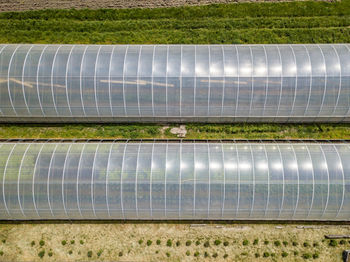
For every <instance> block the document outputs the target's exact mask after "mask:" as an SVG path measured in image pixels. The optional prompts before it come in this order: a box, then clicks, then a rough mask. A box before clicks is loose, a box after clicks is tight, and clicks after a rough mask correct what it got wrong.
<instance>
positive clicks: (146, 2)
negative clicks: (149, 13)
mask: <svg viewBox="0 0 350 262" xmlns="http://www.w3.org/2000/svg"><path fill="white" fill-rule="evenodd" d="M285 1H288V0H132V1H130V0H98V1H95V0H0V12H4V11H24V10H38V9H48V8H58V9H70V8H76V9H81V8H91V9H98V8H136V7H140V8H156V7H172V6H183V5H207V4H214V3H236V2H285ZM289 1H293V0H289ZM324 1H327V0H324ZM328 1H329V0H328Z"/></svg>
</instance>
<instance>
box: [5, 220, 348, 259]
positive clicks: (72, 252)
mask: <svg viewBox="0 0 350 262" xmlns="http://www.w3.org/2000/svg"><path fill="white" fill-rule="evenodd" d="M349 232H350V226H348V225H315V226H306V227H302V226H301V225H285V224H282V225H273V224H271V225H259V224H241V225H240V224H236V225H235V224H233V225H230V224H208V225H205V226H195V227H194V226H191V225H190V224H162V223H160V224H147V225H145V224H143V223H139V224H138V223H126V224H124V223H115V224H93V223H89V224H18V225H16V224H1V225H0V240H1V242H0V260H2V261H169V262H170V261H174V262H175V261H216V262H219V261H341V254H342V250H344V249H349V247H350V242H349V241H348V240H343V241H340V240H337V241H336V242H334V241H333V242H332V244H330V241H329V240H326V239H325V238H324V235H326V234H349ZM19 235H20V236H21V237H18V236H19ZM40 256H42V258H40Z"/></svg>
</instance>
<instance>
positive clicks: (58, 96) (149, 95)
mask: <svg viewBox="0 0 350 262" xmlns="http://www.w3.org/2000/svg"><path fill="white" fill-rule="evenodd" d="M349 48H350V45H348V44H322V45H317V44H312V45H116V46H112V45H103V46H100V45H0V121H2V122H49V121H51V122H52V121H53V122H62V121H68V122H75V121H79V122H89V121H91V122H101V121H108V122H111V121H114V122H131V121H152V122H159V121H167V122H171V121H174V122H179V121H182V122H186V121H198V122H206V121H211V122H235V121H236V122H244V121H255V122H258V121H263V122H272V121H275V122H314V121H323V122H327V121H337V122H344V121H349V120H350V118H349V115H350V49H349Z"/></svg>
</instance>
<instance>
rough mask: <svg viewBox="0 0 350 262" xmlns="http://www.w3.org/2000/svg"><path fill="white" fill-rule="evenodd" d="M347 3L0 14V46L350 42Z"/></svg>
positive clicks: (242, 4)
mask: <svg viewBox="0 0 350 262" xmlns="http://www.w3.org/2000/svg"><path fill="white" fill-rule="evenodd" d="M349 14H350V1H349V0H344V1H341V2H333V3H330V2H313V1H312V2H285V3H240V4H219V5H208V6H192V7H174V8H166V9H164V8H158V9H157V8H156V9H100V10H89V9H83V10H39V11H25V12H7V13H6V12H5V13H0V42H1V43H47V44H53V43H57V44H73V43H74V44H79V43H81V44H194V43H195V44H233V43H236V44H246V43H250V44H258V43H316V42H317V43H343V42H350V27H349V26H350V16H349Z"/></svg>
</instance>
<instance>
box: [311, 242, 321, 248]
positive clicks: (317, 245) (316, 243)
mask: <svg viewBox="0 0 350 262" xmlns="http://www.w3.org/2000/svg"><path fill="white" fill-rule="evenodd" d="M312 245H313V246H314V247H319V246H320V244H318V242H314V243H313V244H312Z"/></svg>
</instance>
